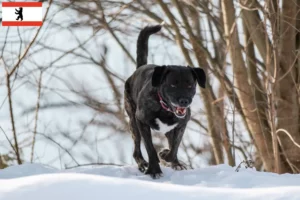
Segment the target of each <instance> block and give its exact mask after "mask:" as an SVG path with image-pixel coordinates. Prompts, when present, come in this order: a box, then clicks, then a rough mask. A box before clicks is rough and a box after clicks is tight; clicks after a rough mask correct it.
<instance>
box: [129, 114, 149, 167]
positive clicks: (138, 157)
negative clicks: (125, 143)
mask: <svg viewBox="0 0 300 200" xmlns="http://www.w3.org/2000/svg"><path fill="white" fill-rule="evenodd" d="M130 127H131V133H132V138H133V141H134V151H133V158H134V159H135V161H136V163H137V164H138V168H139V170H140V171H141V172H143V173H144V172H145V171H146V169H147V167H148V163H147V162H146V161H145V159H144V157H143V155H142V152H141V134H140V132H139V130H138V127H137V125H136V119H130Z"/></svg>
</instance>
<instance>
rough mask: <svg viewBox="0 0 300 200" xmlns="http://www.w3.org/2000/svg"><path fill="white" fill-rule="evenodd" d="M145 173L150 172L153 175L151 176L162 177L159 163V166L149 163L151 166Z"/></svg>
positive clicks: (154, 177)
mask: <svg viewBox="0 0 300 200" xmlns="http://www.w3.org/2000/svg"><path fill="white" fill-rule="evenodd" d="M145 174H149V175H150V176H151V178H153V179H158V178H160V177H162V171H161V169H160V167H159V164H157V166H151V165H149V167H148V168H147V170H146V171H145Z"/></svg>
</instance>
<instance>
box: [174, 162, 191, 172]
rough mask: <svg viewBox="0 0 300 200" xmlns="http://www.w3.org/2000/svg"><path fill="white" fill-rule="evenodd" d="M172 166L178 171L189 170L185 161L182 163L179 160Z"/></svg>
mask: <svg viewBox="0 0 300 200" xmlns="http://www.w3.org/2000/svg"><path fill="white" fill-rule="evenodd" d="M171 168H172V169H174V170H177V171H180V170H187V166H186V164H184V163H180V162H179V161H176V162H173V163H171Z"/></svg>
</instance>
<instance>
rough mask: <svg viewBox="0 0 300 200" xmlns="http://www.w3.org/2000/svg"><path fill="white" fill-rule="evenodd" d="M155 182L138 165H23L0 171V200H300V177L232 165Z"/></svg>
mask: <svg viewBox="0 0 300 200" xmlns="http://www.w3.org/2000/svg"><path fill="white" fill-rule="evenodd" d="M162 171H163V173H164V176H163V177H162V178H160V179H156V180H152V179H151V178H150V177H149V176H147V175H144V174H142V173H140V172H139V171H138V169H137V167H136V166H124V167H116V166H98V167H95V166H94V167H85V168H76V169H69V170H58V169H54V168H50V167H47V166H43V165H40V164H24V165H20V166H12V167H9V168H6V169H3V170H0V185H1V187H0V200H24V199H30V200H41V199H43V200H65V199H70V200H82V199H86V200H90V199H91V200H92V199H104V200H106V199H107V200H119V199H130V200H135V199H139V200H140V199H142V200H160V199H171V200H183V199H184V200H191V199H197V200H199V199H205V200H214V199H218V200H219V199H231V200H237V199H247V200H250V199H255V200H257V199H266V198H268V200H275V199H276V200H279V199H282V200H283V199H284V200H286V199H288V200H292V199H300V198H299V196H300V175H292V174H283V175H278V174H273V173H266V172H257V171H255V170H253V169H241V170H240V171H239V172H235V168H232V167H229V166H227V165H218V166H210V167H206V168H201V169H194V170H186V171H174V170H172V169H170V168H166V167H162Z"/></svg>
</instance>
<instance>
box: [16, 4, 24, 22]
mask: <svg viewBox="0 0 300 200" xmlns="http://www.w3.org/2000/svg"><path fill="white" fill-rule="evenodd" d="M15 10H16V12H15V14H17V15H18V17H17V19H16V20H19V19H21V21H23V8H22V7H20V8H19V10H17V9H15Z"/></svg>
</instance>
